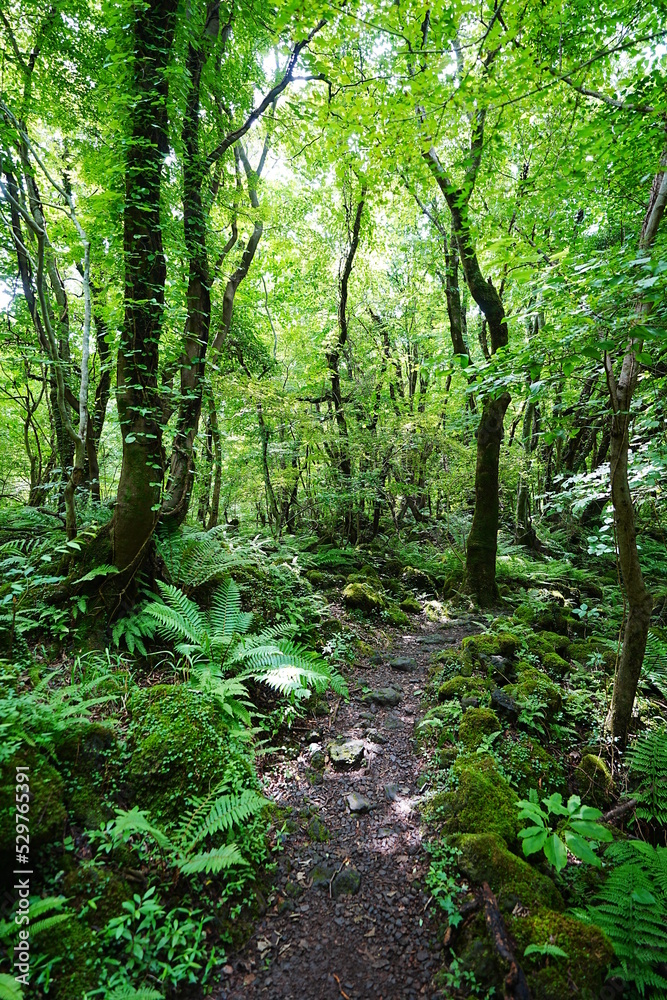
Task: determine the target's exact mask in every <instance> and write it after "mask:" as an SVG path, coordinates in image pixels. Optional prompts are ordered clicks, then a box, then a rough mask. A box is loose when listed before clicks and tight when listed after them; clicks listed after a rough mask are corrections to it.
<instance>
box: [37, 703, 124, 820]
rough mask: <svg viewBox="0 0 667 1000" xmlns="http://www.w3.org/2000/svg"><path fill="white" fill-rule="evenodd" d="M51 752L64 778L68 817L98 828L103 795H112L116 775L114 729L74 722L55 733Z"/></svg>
mask: <svg viewBox="0 0 667 1000" xmlns="http://www.w3.org/2000/svg"><path fill="white" fill-rule="evenodd" d="M53 752H54V756H55V758H56V760H57V763H58V770H59V772H60V774H61V776H62V778H63V780H64V784H65V793H64V798H65V805H66V808H67V812H68V814H69V817H70V819H71V820H74V821H75V822H76V823H81V824H83V825H84V826H85V827H88V828H96V827H98V826H99V824H100V823H101V821H102V820H103V819H104V818H105V814H104V811H103V806H102V802H103V798H104V796H105V795H107V794H113V791H114V785H115V783H116V782H117V780H118V776H119V766H118V765H119V756H120V755H119V750H118V740H117V737H116V734H115V732H114V730H113V729H111V728H110V727H109V726H105V725H102V724H100V723H97V722H80V723H75V724H73V725H72V727H71V728H70V729H68V730H67V731H66V732H64V733H59V734H58V735H57V737H56V739H55V741H54V746H53Z"/></svg>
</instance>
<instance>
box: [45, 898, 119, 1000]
mask: <svg viewBox="0 0 667 1000" xmlns="http://www.w3.org/2000/svg"><path fill="white" fill-rule="evenodd" d="M130 898H131V897H130ZM42 948H43V953H44V955H45V956H46V957H48V958H56V957H57V958H58V959H59V961H58V964H57V966H56V969H55V972H56V974H55V975H54V977H53V980H52V983H51V990H49V994H48V995H49V998H51V997H53V998H54V1000H81V998H82V997H83V996H86V995H87V994H88V993H89V992H90V991H91V990H93V989H95V988H96V987H98V986H99V965H98V963H99V942H98V941H97V940H96V937H95V935H94V933H93V931H92V930H91V928H90V927H89V926H88V925H87V924H86V923H85V922H84V921H82V920H77V919H76V918H75V917H72V919H71V920H69V921H67V923H62V924H60V925H59V926H58V930H57V932H56V933H52V934H48V933H46V934H43V935H41V936H40V950H41V949H42Z"/></svg>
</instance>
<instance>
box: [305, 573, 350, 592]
mask: <svg viewBox="0 0 667 1000" xmlns="http://www.w3.org/2000/svg"><path fill="white" fill-rule="evenodd" d="M338 579H339V578H338V577H336V576H335V575H332V574H331V573H323V572H322V571H321V570H319V569H309V570H308V572H307V573H306V580H308V582H309V583H310V584H312V586H313V587H315V588H316V589H318V590H332V589H333V588H334V587H335V586H336V585H337V583H338ZM342 579H343V580H345V577H343V578H342Z"/></svg>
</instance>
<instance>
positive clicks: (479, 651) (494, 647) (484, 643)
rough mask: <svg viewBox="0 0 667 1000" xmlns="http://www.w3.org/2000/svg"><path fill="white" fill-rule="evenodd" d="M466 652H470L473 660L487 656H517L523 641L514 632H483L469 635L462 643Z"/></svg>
mask: <svg viewBox="0 0 667 1000" xmlns="http://www.w3.org/2000/svg"><path fill="white" fill-rule="evenodd" d="M461 646H462V649H463V651H464V653H468V654H470V656H472V658H473V660H481V659H483V658H484V657H487V656H505V657H512V656H516V653H517V651H518V649H519V647H520V646H521V641H520V639H519V638H518V636H516V635H514V633H513V632H498V633H497V634H495V635H494V634H492V633H491V632H488V633H485V632H483V633H482V634H481V635H469V636H467V637H466V638H465V639H464V640H463V642H462V644H461Z"/></svg>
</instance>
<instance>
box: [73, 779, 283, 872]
mask: <svg viewBox="0 0 667 1000" xmlns="http://www.w3.org/2000/svg"><path fill="white" fill-rule="evenodd" d="M267 801H268V800H267V799H265V798H264V797H263V796H262V795H259V794H258V793H257V792H255V791H253V790H252V789H246V790H244V791H242V792H240V793H237V794H229V793H228V792H226V791H222V792H221V791H220V789H217V790H216V791H214V792H211V793H210V794H209V795H207V796H205V797H204V798H200V799H199V800H198V801H196V802H195V805H194V808H193V809H192V810H191V811H190V813H189V814H188V815H187V816H186V817H185V818H184V819H183V821H182V822H181V824H180V825H179V826H178V827H177V828H176V829H175V830H174V831H171V832H167V831H166V830H164V829H162V828H160V827H158V826H157V825H156V824H155V823H153V822H152V821H151V819H150V817H149V814H148V812H147V811H146V810H143V809H139V808H138V807H137V806H135V807H134V808H133V809H129V810H125V809H118V810H116V817H115V818H114V819H112V820H109V821H108V822H107V823H106V824H104V825H103V826H102V827H101V828H100V830H99V831H98V832H96V833H95V834H93V836H92V837H91V839H95V840H99V841H101V843H102V845H103V847H104V849H105V850H106V851H107V852H108V851H110V850H111V848H112V847H113V846H114V845H116V844H120V843H125V844H126V843H128V842H129V841H131V840H132V838H135V837H139V838H142V839H146V838H149V839H150V840H152V841H153V842H154V843H155V844H156V845H157V847H158V848H159V850H160V852H161V853H162V854H163V856H165V857H166V859H167V860H168V863H169V864H170V865H171V866H173V867H175V868H176V869H178V871H180V872H182V873H183V874H184V875H197V874H206V875H217V874H219V873H220V872H222V871H226V870H227V869H230V868H233V867H236V866H239V865H245V864H247V861H246V859H245V858H244V857H243V855H242V853H241V851H240V850H239V848H238V846H237V844H236V843H235V842H234V841H233V840H231V839H229V836H228V835H229V834H230V833H231V832H232V831H233V829H234V828H235V827H239V826H241V825H242V824H244V823H246V822H247V821H248V820H249V819H250V818H251V817H253V816H256V815H257V814H258V813H260V812H261V810H262V809H263V808H264V806H265V805H267ZM216 834H223V835H225V836H227V838H228V839H227V843H224V844H221V845H220V846H218V847H212V848H211V849H209V850H201V845H202V842H203V841H206V840H208V839H209V838H212V837H214V836H215V835H216Z"/></svg>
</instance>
